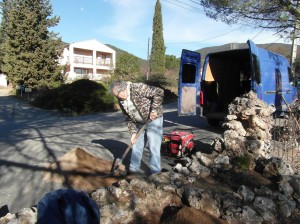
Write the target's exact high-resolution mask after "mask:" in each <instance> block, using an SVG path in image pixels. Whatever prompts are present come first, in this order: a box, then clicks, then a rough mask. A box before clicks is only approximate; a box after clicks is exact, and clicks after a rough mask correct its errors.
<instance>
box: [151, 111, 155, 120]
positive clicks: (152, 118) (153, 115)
mask: <svg viewBox="0 0 300 224" xmlns="http://www.w3.org/2000/svg"><path fill="white" fill-rule="evenodd" d="M156 118H157V112H155V111H153V112H151V113H150V119H151V120H155V119H156Z"/></svg>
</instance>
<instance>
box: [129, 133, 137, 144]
mask: <svg viewBox="0 0 300 224" xmlns="http://www.w3.org/2000/svg"><path fill="white" fill-rule="evenodd" d="M130 141H131V144H135V143H136V141H137V139H136V134H132V135H131V139H130Z"/></svg>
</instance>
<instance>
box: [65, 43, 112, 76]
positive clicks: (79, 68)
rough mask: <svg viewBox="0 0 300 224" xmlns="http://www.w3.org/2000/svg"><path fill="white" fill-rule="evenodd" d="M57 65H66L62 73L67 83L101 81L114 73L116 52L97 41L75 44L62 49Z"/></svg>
mask: <svg viewBox="0 0 300 224" xmlns="http://www.w3.org/2000/svg"><path fill="white" fill-rule="evenodd" d="M59 63H60V64H61V65H66V69H65V70H64V71H63V73H64V75H65V76H66V78H67V80H69V81H72V80H76V79H81V78H89V79H90V80H101V79H102V78H104V77H107V76H108V75H110V74H111V72H113V71H114V69H115V66H116V64H115V63H116V51H115V50H113V49H111V48H109V47H108V46H106V45H105V44H102V43H100V42H99V41H97V40H87V41H82V42H75V43H71V44H69V45H67V46H66V47H65V48H64V49H63V53H62V56H61V58H60V59H59Z"/></svg>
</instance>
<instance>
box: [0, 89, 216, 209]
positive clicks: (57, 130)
mask: <svg viewBox="0 0 300 224" xmlns="http://www.w3.org/2000/svg"><path fill="white" fill-rule="evenodd" d="M0 108H1V110H0V207H1V206H3V205H8V208H9V210H10V212H11V213H16V212H17V211H19V210H20V209H21V208H25V207H31V206H33V205H35V204H36V203H37V201H38V200H39V199H40V198H41V197H42V196H43V195H44V194H45V193H47V192H49V191H51V190H55V189H58V188H61V187H62V186H61V185H60V184H55V183H49V182H47V183H46V182H45V181H43V180H42V171H43V164H45V163H47V162H53V161H56V160H57V158H59V157H60V156H62V155H63V154H65V153H66V152H68V151H69V150H70V149H73V148H75V147H81V148H84V149H85V150H87V151H88V152H90V153H92V154H94V155H96V156H98V157H100V158H104V159H107V160H113V158H114V157H120V155H121V154H122V153H123V152H124V150H125V149H126V146H127V143H128V140H129V134H128V130H127V127H125V123H124V121H123V117H122V115H121V114H120V112H115V113H98V114H93V115H87V116H79V117H71V116H65V115H61V114H60V113H58V112H55V111H46V110H42V109H38V108H33V107H31V106H30V105H29V104H27V103H26V102H25V101H23V100H20V99H17V98H14V97H9V96H1V95H0ZM178 127H180V128H191V129H193V131H194V133H195V141H196V144H197V147H198V149H199V148H201V149H202V150H204V149H207V148H208V145H209V143H210V142H211V141H212V139H214V138H215V137H216V136H218V135H219V134H218V133H219V132H220V130H219V129H218V128H217V129H212V128H209V127H208V125H207V123H206V121H205V119H203V118H196V117H192V118H191V117H178V116H177V111H176V104H174V103H173V104H168V105H166V106H165V114H164V132H165V133H168V132H170V131H172V130H174V128H178ZM126 163H128V158H126V159H125V161H124V164H125V165H126ZM162 163H163V164H162V166H163V167H164V168H166V169H170V164H169V161H168V160H167V158H163V160H162ZM145 164H146V162H145Z"/></svg>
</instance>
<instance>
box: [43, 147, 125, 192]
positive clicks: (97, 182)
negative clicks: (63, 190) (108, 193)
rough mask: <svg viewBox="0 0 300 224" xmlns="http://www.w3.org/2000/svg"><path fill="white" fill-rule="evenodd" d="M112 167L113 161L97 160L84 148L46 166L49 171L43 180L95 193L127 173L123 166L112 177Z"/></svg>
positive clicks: (75, 149) (70, 152)
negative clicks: (123, 173) (94, 191)
mask: <svg viewBox="0 0 300 224" xmlns="http://www.w3.org/2000/svg"><path fill="white" fill-rule="evenodd" d="M112 165H113V162H112V161H107V160H104V159H101V158H97V157H96V156H94V155H92V154H90V153H88V152H86V151H85V150H84V149H82V148H74V149H72V150H70V151H69V152H67V153H66V154H64V155H63V156H62V157H60V158H59V159H58V160H57V161H55V162H53V163H50V164H46V165H45V167H46V168H47V169H48V171H46V172H44V173H43V179H44V181H49V182H56V183H63V184H64V185H65V186H66V187H70V188H74V189H80V190H84V191H93V190H95V189H97V188H100V187H107V186H110V185H112V184H113V183H115V182H117V181H118V180H120V179H122V178H123V177H122V176H121V175H120V173H122V172H124V171H125V166H124V165H123V164H121V165H120V167H119V169H118V170H117V172H115V174H114V175H113V176H110V175H109V174H110V172H111V168H112Z"/></svg>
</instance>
